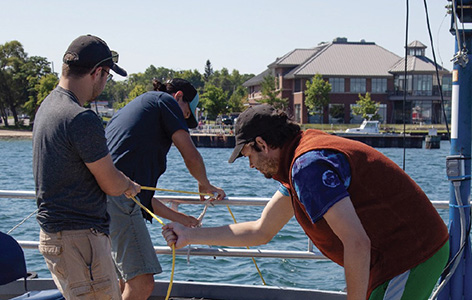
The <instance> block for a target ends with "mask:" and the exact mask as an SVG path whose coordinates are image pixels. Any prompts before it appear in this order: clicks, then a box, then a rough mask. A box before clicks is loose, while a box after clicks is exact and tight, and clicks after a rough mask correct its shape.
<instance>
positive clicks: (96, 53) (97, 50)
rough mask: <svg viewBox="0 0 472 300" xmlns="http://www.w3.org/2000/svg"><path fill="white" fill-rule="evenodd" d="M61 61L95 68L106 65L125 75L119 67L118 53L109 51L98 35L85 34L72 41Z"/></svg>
mask: <svg viewBox="0 0 472 300" xmlns="http://www.w3.org/2000/svg"><path fill="white" fill-rule="evenodd" d="M62 61H63V62H64V63H65V64H68V65H71V66H78V67H84V68H90V69H95V68H97V67H99V66H108V67H110V69H112V70H113V71H114V72H115V73H116V74H119V75H121V76H126V75H127V73H126V71H125V70H124V69H122V68H120V67H119V66H118V65H117V64H116V63H117V62H118V53H117V52H116V51H111V50H110V48H108V45H107V43H105V41H104V40H102V39H101V38H99V37H96V36H93V35H90V34H87V35H82V36H79V37H78V38H76V39H75V40H73V41H72V43H71V44H70V45H69V48H67V51H66V53H65V54H64V57H63V59H62Z"/></svg>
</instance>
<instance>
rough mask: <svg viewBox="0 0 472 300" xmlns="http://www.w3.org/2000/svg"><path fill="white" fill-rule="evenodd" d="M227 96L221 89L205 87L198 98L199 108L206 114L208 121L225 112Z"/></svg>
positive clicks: (212, 86)
mask: <svg viewBox="0 0 472 300" xmlns="http://www.w3.org/2000/svg"><path fill="white" fill-rule="evenodd" d="M226 99H227V94H226V92H224V91H223V90H222V89H221V88H219V87H216V86H214V85H211V84H207V85H206V86H205V92H204V93H203V94H202V95H201V97H200V102H201V107H203V108H204V109H205V111H206V112H208V117H209V118H210V119H215V118H216V116H218V115H219V114H222V113H226V112H227V108H226V107H227V106H228V102H227V100H226Z"/></svg>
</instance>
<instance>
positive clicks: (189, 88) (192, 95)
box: [167, 78, 200, 128]
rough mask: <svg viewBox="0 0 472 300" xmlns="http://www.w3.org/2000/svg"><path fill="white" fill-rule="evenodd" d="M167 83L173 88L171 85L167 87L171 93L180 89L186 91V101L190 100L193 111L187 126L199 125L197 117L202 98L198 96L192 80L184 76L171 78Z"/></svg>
mask: <svg viewBox="0 0 472 300" xmlns="http://www.w3.org/2000/svg"><path fill="white" fill-rule="evenodd" d="M167 85H171V88H169V87H168V88H167V91H168V92H169V93H176V92H178V91H182V92H183V93H184V101H185V102H188V104H189V107H190V111H191V112H192V114H191V115H190V117H189V118H188V119H186V121H187V126H188V127H189V128H195V127H197V126H198V121H197V120H198V119H197V113H196V110H197V105H198V102H199V101H200V100H199V97H198V92H197V90H196V89H195V87H194V86H193V85H192V84H191V83H190V82H188V81H187V80H185V79H182V78H174V79H170V80H168V81H167Z"/></svg>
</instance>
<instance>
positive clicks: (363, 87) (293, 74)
mask: <svg viewBox="0 0 472 300" xmlns="http://www.w3.org/2000/svg"><path fill="white" fill-rule="evenodd" d="M425 49H426V46H425V45H423V44H422V43H421V42H419V41H414V42H412V43H410V44H409V45H408V54H409V55H408V56H407V59H406V61H407V76H406V78H407V80H406V92H405V91H404V90H405V89H404V86H405V58H402V57H400V56H398V55H396V54H395V53H392V52H390V51H388V50H386V49H385V48H382V47H380V46H378V45H376V44H375V43H372V42H365V41H364V40H362V41H360V42H348V41H347V39H346V38H336V39H335V40H333V42H331V43H323V44H320V45H318V46H317V47H314V48H311V49H295V50H293V51H291V52H289V53H287V54H285V55H284V56H282V57H280V58H277V59H276V60H275V61H274V62H273V63H271V64H269V65H268V68H267V69H266V70H265V71H264V72H262V73H261V74H259V75H257V76H255V77H253V78H251V79H250V80H248V81H246V82H245V83H244V86H245V87H247V88H248V93H249V96H248V98H249V99H248V100H249V103H250V104H251V105H255V104H257V103H258V102H259V100H261V99H262V97H263V95H262V93H261V84H262V82H263V80H264V77H266V76H267V75H272V76H274V77H275V80H276V86H277V87H278V89H279V92H280V94H279V95H280V97H281V98H286V99H288V109H287V110H288V112H289V113H291V114H293V116H294V119H295V121H297V122H300V123H321V121H323V123H360V122H361V121H362V118H361V117H359V116H355V115H353V114H352V108H353V106H355V105H356V101H358V100H359V94H361V95H363V96H364V95H365V94H366V93H370V94H371V99H372V100H373V101H375V102H379V103H380V106H379V112H378V113H379V114H380V116H381V120H382V122H384V123H402V122H403V119H402V118H403V111H405V115H406V122H407V123H424V124H438V123H443V122H444V118H443V114H442V113H441V111H442V110H441V97H440V93H439V86H438V80H437V78H436V69H435V65H434V62H433V61H431V60H430V59H429V58H427V57H426V56H425ZM315 74H321V75H322V77H323V79H324V80H326V81H328V82H329V83H330V84H331V93H330V102H329V106H328V107H326V108H325V109H324V110H323V112H324V114H323V115H322V117H323V120H320V117H321V116H320V115H310V114H309V113H308V111H307V108H306V106H305V103H304V100H305V93H304V91H305V89H306V82H307V81H309V80H311V79H312V78H313V76H314V75H315ZM438 74H439V77H440V82H441V84H442V91H443V99H444V102H445V108H446V112H447V113H448V112H449V111H450V100H451V97H450V96H451V86H452V85H451V74H450V72H449V71H448V70H446V69H444V68H442V67H440V66H438ZM403 100H406V101H403ZM403 103H405V105H403ZM404 106H405V109H404V108H403V107H404Z"/></svg>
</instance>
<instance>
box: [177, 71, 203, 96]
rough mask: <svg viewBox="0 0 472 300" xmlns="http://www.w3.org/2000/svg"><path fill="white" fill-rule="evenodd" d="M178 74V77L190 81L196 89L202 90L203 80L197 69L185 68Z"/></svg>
mask: <svg viewBox="0 0 472 300" xmlns="http://www.w3.org/2000/svg"><path fill="white" fill-rule="evenodd" d="M179 76H180V78H182V79H185V80H187V81H188V82H190V83H191V84H192V85H193V86H194V87H195V89H197V90H198V91H202V90H203V88H204V86H205V81H204V79H203V76H202V74H200V72H198V70H196V69H195V70H193V71H192V70H185V71H183V72H181V73H180V75H179Z"/></svg>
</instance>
